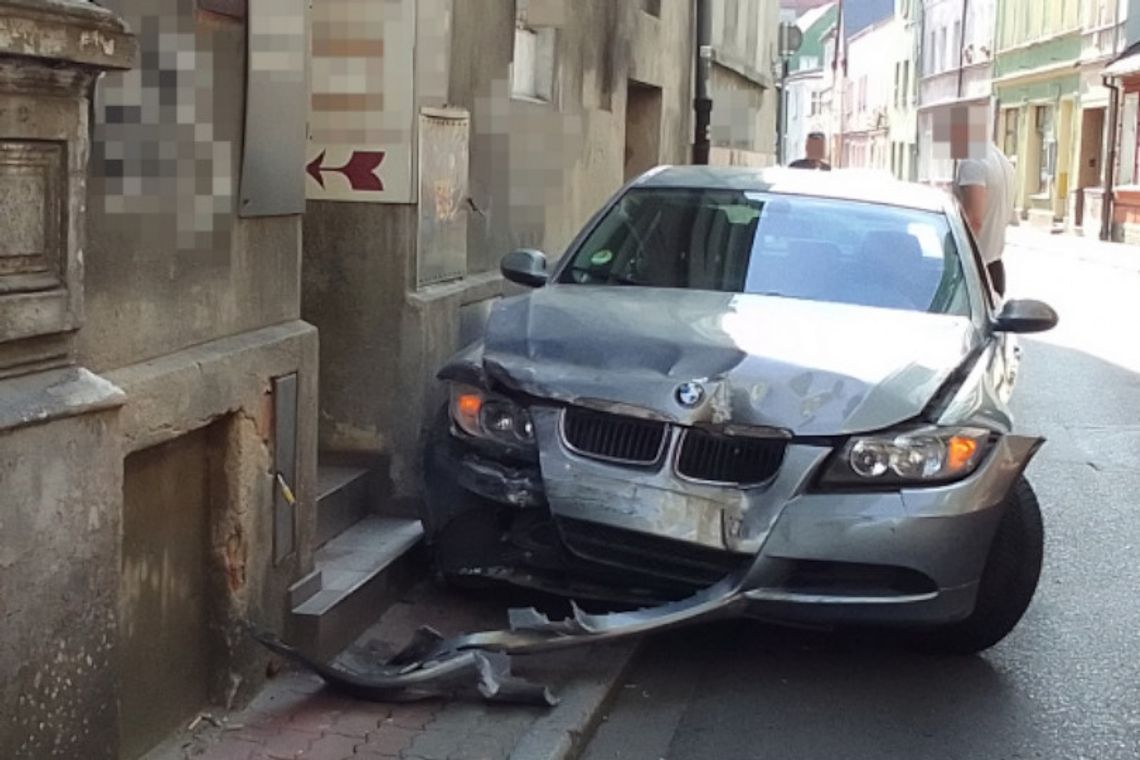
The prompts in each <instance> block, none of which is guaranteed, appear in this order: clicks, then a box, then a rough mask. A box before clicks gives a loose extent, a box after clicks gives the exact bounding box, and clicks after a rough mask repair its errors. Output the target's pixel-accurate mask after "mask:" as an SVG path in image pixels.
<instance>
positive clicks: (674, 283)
mask: <svg viewBox="0 0 1140 760" xmlns="http://www.w3.org/2000/svg"><path fill="white" fill-rule="evenodd" d="M559 279H560V281H561V282H563V283H577V284H584V285H625V286H644V287H656V288H687V289H692V290H716V291H727V292H734V293H755V294H765V295H772V296H781V297H785V298H800V299H809V300H815V301H827V302H834V303H848V304H857V305H863V306H877V307H881V308H890V309H903V310H908V311H928V312H935V313H948V314H957V315H963V316H965V315H969V314H970V300H969V292H968V289H967V286H966V282H965V277H964V276H963V270H962V260H961V257H960V255H959V252H958V249H957V246H956V244H955V240H954V236H953V234H952V232H951V229H950V226H949V224H948V223H947V221H946V218H945V216H944V215H943V214H941V213H934V212H925V211H919V210H910V209H904V208H897V207H893V206H883V205H876V204H870V203H859V202H853V201H842V200H832V199H824V198H809V197H802V196H790V195H774V194H764V193H748V192H737V191H726V190H686V189H652V188H638V189H634V190H632V191H630V192H628V193H627V194H626V195H625V196H623V198H622V199H621V200H620V201H619V202H618V203H617V204H615V205H614V207H613V208H612V209H611V210H610V211H609V213H607V214H606V215H605V216H604V217H603V218H602V219H601V221H600V222H599V223H598V225H597V226H596V227H595V229H594V230H593V231H592V232H591V233H590V234H589V235H588V237H587V239H586V241H585V243H584V244H583V245H582V246H581V247H580V248H578V249H577V250H576V251H574V252H573V253H572V254H571V257H570V261H569V263H568V265H567V266H566V268H565V269H564V270H563V271H562V274H561V275H560V278H559Z"/></svg>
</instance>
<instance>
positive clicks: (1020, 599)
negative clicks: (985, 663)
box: [914, 477, 1045, 655]
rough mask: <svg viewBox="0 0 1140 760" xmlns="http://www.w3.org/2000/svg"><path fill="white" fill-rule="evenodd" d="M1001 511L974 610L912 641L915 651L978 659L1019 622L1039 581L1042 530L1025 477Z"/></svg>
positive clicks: (1035, 503) (1043, 534)
mask: <svg viewBox="0 0 1140 760" xmlns="http://www.w3.org/2000/svg"><path fill="white" fill-rule="evenodd" d="M1004 509H1005V513H1004V514H1003V515H1002V518H1001V522H1000V523H999V524H998V528H997V532H996V534H995V535H994V540H993V544H992V545H991V547H990V552H989V554H988V555H987V557H986V565H985V569H984V570H983V571H982V578H981V581H980V582H979V584H978V597H977V602H976V604H975V606H974V611H973V612H972V613H971V614H970V616H969V617H968V618H966V619H965V620H962V621H961V622H958V623H952V624H950V625H947V626H944V627H941V628H938V629H936V630H934V631H931V632H927V633H924V634H920V635H918V636H916V637H915V639H914V644H915V645H916V647H917V648H919V649H921V650H923V651H926V652H930V653H935V654H953V655H970V654H976V653H978V652H981V651H983V650H986V649H989V648H990V647H992V646H994V645H995V644H997V643H998V642H999V641H1001V640H1002V639H1004V638H1005V637H1006V636H1008V635H1009V634H1010V632H1011V631H1013V629H1014V628H1015V627H1016V626H1017V624H1018V623H1019V622H1020V621H1021V618H1022V616H1023V615H1024V614H1025V611H1026V610H1027V609H1028V608H1029V604H1030V602H1031V601H1032V600H1033V595H1034V593H1035V592H1036V591H1037V583H1038V581H1039V580H1040V578H1041V565H1042V560H1043V558H1044V553H1045V526H1044V523H1043V521H1042V518H1041V506H1040V504H1039V503H1038V501H1037V495H1036V494H1035V493H1034V492H1033V488H1032V486H1030V485H1029V481H1028V480H1026V479H1025V478H1024V477H1021V478H1018V480H1017V483H1016V484H1015V485H1014V487H1013V489H1012V490H1011V491H1010V494H1009V496H1008V497H1006V504H1005V508H1004Z"/></svg>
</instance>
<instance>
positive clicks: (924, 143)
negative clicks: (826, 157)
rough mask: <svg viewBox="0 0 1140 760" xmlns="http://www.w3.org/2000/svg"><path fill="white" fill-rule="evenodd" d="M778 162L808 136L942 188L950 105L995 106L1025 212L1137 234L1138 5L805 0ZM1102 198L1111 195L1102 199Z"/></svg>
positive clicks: (1000, 139)
mask: <svg viewBox="0 0 1140 760" xmlns="http://www.w3.org/2000/svg"><path fill="white" fill-rule="evenodd" d="M798 7H799V8H800V9H802V12H801V13H800V14H799V16H798V17H797V18H796V24H797V26H798V27H799V29H800V30H801V32H802V33H803V43H802V45H801V47H800V48H799V50H798V51H797V52H796V53H795V54H794V55H792V56H791V58H790V60H789V65H788V69H789V75H788V77H787V80H786V82H787V84H786V98H787V103H788V106H787V107H788V115H787V120H786V125H787V129H786V133H785V140H784V143H783V145H784V150H783V155H781V157H780V158H781V162H784V163H786V162H787V161H790V160H794V159H795V158H796V157H797V155H796V154H797V151H799V150H801V149H802V145H803V139H804V137H805V136H806V134H807V133H808V132H811V131H822V132H824V133H825V134H827V135H829V136H830V139H831V156H832V160H833V163H835V164H836V165H838V166H846V167H865V168H872V169H880V170H884V171H889V172H891V173H893V174H895V175H896V176H898V177H900V178H903V179H908V180H915V181H920V182H927V183H931V184H937V185H947V184H948V183H949V182H950V181H951V180H952V178H953V174H954V168H955V162H954V161H953V159H951V158H950V157H949V155H948V153H947V151H946V150H945V149H940V146H939V145H938V141H937V140H936V139H935V126H936V125H937V124H939V123H940V122H942V123H946V122H947V121H948V118H949V116H948V114H949V111H950V109H951V108H952V107H954V106H956V105H960V104H989V105H992V107H993V109H994V111H993V122H992V128H993V138H994V140H995V142H996V143H997V145H998V146H999V147H1000V148H1001V149H1002V150H1003V151H1004V152H1005V154H1006V155H1007V156H1008V157H1009V158H1010V159H1011V161H1013V163H1014V165H1015V166H1016V168H1017V177H1018V193H1017V206H1018V210H1019V212H1020V214H1021V216H1022V218H1023V219H1025V220H1028V221H1030V222H1032V223H1037V224H1041V225H1045V226H1053V227H1056V226H1063V227H1066V228H1068V229H1071V230H1073V231H1077V232H1080V233H1083V234H1085V235H1091V236H1099V237H1102V238H1104V239H1113V240H1129V241H1131V240H1134V239H1136V238H1137V237H1138V236H1140V227H1138V226H1137V222H1140V208H1138V207H1140V177H1138V173H1137V155H1138V151H1137V139H1138V134H1140V130H1138V127H1137V125H1138V120H1140V110H1138V109H1140V105H1138V101H1140V92H1138V89H1140V61H1138V60H1137V58H1136V57H1135V54H1136V52H1137V50H1136V49H1134V46H1135V45H1136V44H1137V43H1140V3H1138V2H1136V0H841V1H840V2H828V1H827V0H818V1H815V2H813V1H812V0H801V1H800V3H799V6H798ZM1106 199H1107V200H1106Z"/></svg>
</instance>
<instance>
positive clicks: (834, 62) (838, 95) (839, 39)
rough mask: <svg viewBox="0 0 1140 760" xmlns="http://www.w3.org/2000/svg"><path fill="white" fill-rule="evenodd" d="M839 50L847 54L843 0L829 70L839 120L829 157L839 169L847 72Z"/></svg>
mask: <svg viewBox="0 0 1140 760" xmlns="http://www.w3.org/2000/svg"><path fill="white" fill-rule="evenodd" d="M841 51H842V53H843V55H845V56H846V55H847V46H846V45H844V44H843V0H839V6H838V8H837V9H836V15H835V55H834V56H833V57H832V59H831V71H832V76H831V83H832V84H831V86H832V87H834V88H835V99H836V100H838V101H839V108H838V109H837V111H836V114H837V116H838V117H839V121H838V124H839V129H838V132H839V134H838V135H837V136H836V142H835V155H834V156H832V157H831V163H832V166H835V167H836V168H840V169H841V168H843V165H844V160H843V154H844V151H843V147H844V146H843V125H844V116H843V109H844V105H845V104H844V102H843V94H844V90H845V89H846V85H847V76H846V74H847V63H846V61H844V62H843V63H840V62H839V54H840V52H841ZM840 71H843V73H844V76H843V81H842V83H841V82H840V81H839V72H840Z"/></svg>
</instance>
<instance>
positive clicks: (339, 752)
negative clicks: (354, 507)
mask: <svg viewBox="0 0 1140 760" xmlns="http://www.w3.org/2000/svg"><path fill="white" fill-rule="evenodd" d="M425 624H426V625H431V626H433V627H435V628H436V629H438V630H439V631H441V632H442V633H443V634H444V635H453V634H456V633H462V632H465V631H472V630H480V629H488V628H498V627H502V626H504V625H505V624H506V603H505V602H503V601H501V600H500V601H498V602H496V601H494V600H491V601H488V600H486V599H481V598H479V597H477V596H471V595H466V594H458V593H456V592H449V591H445V590H442V589H440V588H438V587H436V586H433V585H424V586H421V587H419V588H417V589H416V590H415V591H414V592H413V593H412V594H411V595H410V598H409V600H407V601H404V602H401V603H398V604H397V605H395V606H394V607H393V608H391V609H390V610H389V611H388V613H386V614H385V615H384V617H383V618H382V619H381V620H380V622H378V623H377V624H376V625H375V626H373V627H372V628H371V629H369V630H368V631H367V632H366V633H365V634H364V635H363V636H361V638H360V639H359V640H358V641H357V642H356V644H355V645H354V646H353V648H352V649H353V652H354V653H355V654H356V655H360V654H363V653H365V652H375V653H378V654H379V655H381V656H386V655H387V654H389V653H390V652H391V651H393V649H394V648H395V647H396V646H399V645H400V644H401V643H403V642H405V641H406V640H407V638H408V637H409V636H410V635H411V633H412V632H413V631H414V630H415V629H416V628H417V627H419V626H420V625H425ZM634 649H635V645H634V644H633V643H622V644H613V645H606V646H596V647H590V648H581V649H573V650H567V651H565V652H558V653H552V654H547V655H535V656H530V657H525V658H516V659H515V660H514V669H515V672H516V673H517V674H519V675H521V676H524V677H526V678H528V679H531V680H534V681H539V682H542V683H545V684H548V685H550V686H551V687H552V689H553V690H554V693H555V694H556V696H558V697H559V699H560V702H559V705H558V706H557V707H554V708H540V707H519V706H513V705H491V704H486V703H483V702H481V701H477V700H474V699H473V700H467V701H444V700H430V701H423V702H414V703H404V704H374V703H369V702H363V701H357V700H352V699H349V698H345V697H342V696H338V695H336V694H335V693H333V692H332V691H331V690H329V689H327V688H325V686H324V684H323V682H322V681H321V680H320V678H318V677H316V676H314V675H312V674H309V673H307V672H297V671H288V672H285V673H282V674H281V675H279V676H277V677H276V678H274V679H273V680H271V681H270V682H269V684H268V685H267V686H266V687H265V688H264V689H263V690H262V691H261V693H260V694H259V695H258V696H257V697H256V699H255V700H254V701H253V702H252V703H251V704H250V705H249V707H248V708H247V709H244V710H241V711H237V712H234V713H231V714H217V713H215V714H209V715H204V716H203V717H201V718H199V719H198V720H197V721H195V723H196V725H194V727H193V729H192V730H187V731H185V732H183V733H182V734H181V735H179V736H176V737H173V738H172V739H171V740H170V741H168V742H166V743H165V744H164V745H162V746H161V747H159V748H157V749H156V750H154V751H153V752H151V753H150V754H148V755H147V756H146V758H145V760H361V759H367V760H380V758H385V759H386V760H392V759H394V758H399V759H400V760H453V759H454V760H500V759H502V758H510V759H511V760H516V759H518V760H548V759H549V760H555V759H557V758H565V757H570V756H572V753H573V752H574V751H575V750H576V749H577V748H579V746H580V739H581V738H582V736H583V734H584V733H585V732H588V731H589V730H590V728H591V727H592V723H593V721H594V720H595V719H596V718H597V717H598V716H599V715H600V714H601V711H602V709H603V707H604V706H605V703H606V701H607V700H608V697H609V695H610V692H611V690H612V689H613V688H614V687H615V686H616V685H617V684H618V683H620V679H621V675H622V673H623V672H624V670H625V668H626V666H627V665H628V663H629V660H630V658H631V657H632V654H633V652H634ZM267 659H268V657H267Z"/></svg>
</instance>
